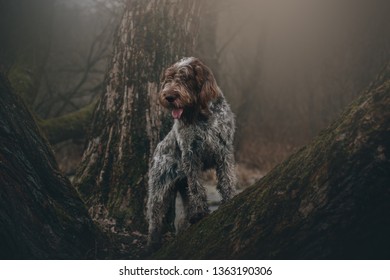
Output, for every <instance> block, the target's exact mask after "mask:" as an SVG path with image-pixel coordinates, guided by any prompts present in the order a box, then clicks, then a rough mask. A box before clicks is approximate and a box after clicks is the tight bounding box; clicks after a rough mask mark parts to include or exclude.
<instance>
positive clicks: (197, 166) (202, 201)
mask: <svg viewBox="0 0 390 280" xmlns="http://www.w3.org/2000/svg"><path fill="white" fill-rule="evenodd" d="M182 163H183V170H184V173H185V175H186V177H187V180H188V181H187V183H188V220H189V222H190V223H191V224H194V223H196V222H198V221H199V220H200V219H202V218H203V217H205V216H207V215H208V213H209V212H210V211H209V208H208V204H207V195H206V190H205V188H204V187H203V186H202V185H201V184H200V183H199V180H198V178H199V175H200V170H201V161H200V159H199V158H198V157H197V156H196V155H195V154H194V153H190V152H189V153H186V154H184V155H183V157H182Z"/></svg>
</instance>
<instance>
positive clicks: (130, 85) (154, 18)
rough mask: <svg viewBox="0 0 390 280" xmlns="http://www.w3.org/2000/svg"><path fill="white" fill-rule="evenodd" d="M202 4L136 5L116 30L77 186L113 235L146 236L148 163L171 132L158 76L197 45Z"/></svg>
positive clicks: (132, 4) (152, 2) (151, 1)
mask: <svg viewBox="0 0 390 280" xmlns="http://www.w3.org/2000/svg"><path fill="white" fill-rule="evenodd" d="M201 3H202V2H201V1H190V0H177V1H168V0H166V1H157V0H148V1H132V0H129V1H128V3H127V8H126V11H125V13H124V15H123V18H122V20H121V23H120V25H119V27H118V31H117V34H116V38H115V42H114V52H113V57H112V61H111V65H110V67H109V71H108V74H107V78H106V91H105V92H104V94H103V95H102V96H101V100H100V102H99V104H98V107H97V109H96V111H95V113H94V116H93V124H92V128H91V134H90V136H89V140H88V143H87V147H86V151H85V153H84V156H83V160H82V164H81V167H80V169H79V171H78V174H77V175H76V179H75V182H76V184H77V187H78V190H79V192H80V193H81V194H82V196H83V198H84V200H85V201H86V203H87V205H88V207H89V212H90V214H91V215H92V217H93V218H94V219H95V220H96V221H98V222H99V223H100V225H101V226H102V227H103V228H105V229H107V230H109V231H110V232H112V231H114V232H123V231H126V232H131V233H134V234H136V235H139V232H141V233H146V231H147V225H146V221H145V216H144V211H145V198H146V193H147V171H148V164H149V157H150V155H152V153H153V150H154V148H155V147H156V145H157V143H158V142H159V141H160V140H161V139H162V137H163V136H164V135H165V133H166V132H167V128H169V127H170V119H169V118H168V119H167V118H165V119H164V117H163V111H162V109H161V107H160V106H159V104H158V102H157V97H158V96H157V92H158V85H159V78H160V75H161V73H162V71H163V69H164V68H165V67H167V66H168V65H170V64H172V63H173V62H174V61H176V60H177V59H179V58H180V57H182V56H191V55H192V53H193V49H194V46H195V43H196V38H197V35H196V34H197V33H198V32H197V28H198V18H199V13H200V9H201Z"/></svg>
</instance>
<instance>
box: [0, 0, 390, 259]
mask: <svg viewBox="0 0 390 280" xmlns="http://www.w3.org/2000/svg"><path fill="white" fill-rule="evenodd" d="M136 2H137V1H125V0H83V1H76V0H74V1H70V0H56V1H52V0H34V1H26V0H12V1H11V0H0V72H1V73H3V75H4V76H5V77H6V79H7V80H8V81H9V84H10V88H11V89H12V91H13V93H14V94H16V95H18V96H20V97H21V98H22V100H23V102H24V103H25V104H26V106H27V107H28V109H29V111H30V112H31V113H32V115H33V117H34V119H35V121H36V122H37V124H38V126H39V129H40V131H41V132H42V133H43V134H44V135H45V137H46V138H47V140H48V142H50V145H51V148H52V149H53V151H54V155H55V159H56V161H57V163H58V165H59V168H60V170H61V172H62V174H64V175H66V177H68V178H70V180H71V181H72V180H73V179H74V178H75V177H76V179H77V180H78V181H77V182H73V183H74V184H75V185H78V189H77V190H78V192H79V193H80V195H81V197H82V198H83V199H84V200H85V201H86V205H87V208H88V209H89V210H90V213H89V215H91V216H92V218H93V219H94V220H96V219H98V217H101V215H103V216H104V217H105V218H104V219H106V218H107V217H109V216H110V215H113V214H112V213H114V212H115V211H117V210H118V209H121V207H122V206H118V207H117V206H115V207H116V208H115V207H114V208H113V209H115V210H112V211H114V212H110V215H108V214H107V215H106V214H104V213H103V214H102V213H101V212H99V211H101V209H100V210H99V209H98V208H94V207H95V206H96V201H98V200H99V199H96V197H88V195H86V193H88V192H90V193H91V192H94V191H93V190H91V187H90V185H88V184H89V182H87V181H88V180H89V179H88V178H87V179H85V176H84V173H86V172H87V171H88V172H90V170H89V169H88V168H89V166H90V165H89V164H88V163H87V164H86V163H85V162H86V161H88V159H86V158H88V156H89V155H88V153H87V152H85V151H86V150H87V149H92V148H91V147H92V146H93V145H92V144H91V139H92V136H90V135H94V137H96V135H97V133H98V132H97V127H98V128H99V127H102V125H101V124H99V125H96V123H99V121H100V122H103V121H104V120H105V121H104V123H107V124H108V123H109V121H107V118H106V117H105V115H99V113H97V112H98V111H99V110H100V109H102V108H103V107H104V102H101V100H105V99H104V98H107V97H106V96H104V93H105V92H106V90H107V85H108V84H109V85H111V84H110V73H112V69H113V64H115V63H114V62H113V61H114V60H112V59H113V57H115V55H117V54H118V53H119V50H118V49H119V48H118V47H117V46H119V45H120V38H123V37H120V36H121V34H122V35H123V32H124V31H123V28H124V27H123V24H124V20H123V18H124V17H123V14H124V12H125V11H131V9H132V8H131V7H132V6H131V5H133V4H132V3H136ZM150 2H151V3H154V4H152V5H155V3H156V2H155V1H150ZM179 2H180V1H179ZM181 2H183V3H184V2H185V1H181ZM169 3H170V1H162V2H161V3H159V4H157V6H158V5H161V7H162V6H163V5H166V6H167V7H169V5H170V4H169ZM183 5H184V4H183ZM140 6H141V5H140ZM200 6H201V7H200ZM200 6H199V7H200V8H199V7H195V8H194V10H191V11H192V12H193V13H195V11H196V9H197V8H199V11H200V12H199V15H200V17H199V19H198V20H199V22H198V25H197V26H196V27H195V28H194V29H193V30H195V31H194V32H196V34H191V36H192V37H196V40H197V41H196V42H193V46H190V47H183V48H182V49H177V50H178V51H177V53H174V52H175V51H176V49H174V48H173V47H172V49H170V50H168V49H164V48H162V49H159V51H160V52H162V53H164V52H167V53H170V52H171V51H172V54H171V53H170V54H169V56H168V55H167V56H163V57H164V59H163V60H162V61H160V62H159V63H161V64H162V66H163V67H167V66H169V65H170V64H172V63H173V62H175V60H176V59H178V58H180V57H182V56H183V55H187V56H195V57H199V58H200V59H201V60H203V61H204V62H205V63H206V64H207V65H208V66H209V67H210V68H211V69H212V70H213V72H214V74H215V76H216V79H217V82H218V84H219V86H220V87H221V89H222V91H223V92H224V94H225V96H226V98H227V100H228V101H229V103H230V104H231V107H232V110H233V112H234V113H235V115H236V119H237V131H236V136H235V140H236V142H235V148H236V149H235V156H236V161H237V174H238V178H239V182H238V184H239V185H238V188H239V189H240V191H242V190H244V189H246V188H247V187H249V186H250V185H252V184H253V183H254V182H256V181H258V180H259V179H260V178H262V177H263V176H265V175H266V174H267V173H268V172H270V171H271V170H272V169H273V168H274V167H275V166H276V165H278V164H279V163H281V162H282V161H284V160H285V159H287V158H288V157H289V156H290V155H292V154H294V153H295V152H297V151H298V150H299V149H301V148H302V147H304V146H305V145H307V144H308V143H310V142H311V141H312V140H313V139H314V138H315V137H316V136H317V135H318V134H319V133H320V131H322V130H324V129H325V128H327V127H328V126H329V124H331V123H332V122H333V121H334V120H336V119H337V118H339V117H340V114H341V112H342V111H343V110H345V108H346V107H347V106H348V105H349V104H350V103H351V102H352V101H354V100H356V99H357V98H358V97H359V96H360V95H361V94H362V93H363V92H364V91H365V90H367V88H369V86H370V84H372V82H373V81H375V79H376V78H377V76H378V74H379V73H381V71H383V69H384V67H386V64H387V63H388V61H389V59H390V36H389V34H390V19H389V11H390V5H389V1H387V0H374V1H363V0H356V1H352V0H351V1H349V0H342V1H340V0H330V1H312V0H289V1H282V0H280V1H279V0H278V1H267V0H213V1H204V2H202V4H201V5H200ZM134 7H138V6H137V4H134ZM191 7H192V6H191ZM138 8H139V7H138ZM145 9H147V8H145ZM156 9H157V8H156ZM167 9H169V8H167ZM139 11H141V10H139ZM183 13H184V12H183ZM135 14H136V13H135ZM134 18H135V20H134V19H133V20H134V21H133V22H132V24H134V25H131V26H133V28H134V29H136V28H137V23H138V24H139V25H142V24H145V25H146V23H145V22H148V20H149V22H150V19H148V18H147V17H146V18H143V17H139V22H136V20H137V17H136V16H134ZM183 18H185V17H184V16H183ZM144 21H145V22H144ZM157 22H159V21H157ZM164 22H165V21H164V20H161V21H160V22H159V23H160V24H161V25H163V24H165V23H164ZM177 24H183V22H182V23H180V21H179V20H178V22H177ZM186 24H187V23H186ZM193 24H194V23H193ZM183 25H184V24H183ZM148 28H150V27H148ZM155 28H157V27H155ZM165 31H166V34H165V33H164V30H163V31H162V33H161V34H160V33H159V34H160V35H161V36H162V38H164V37H167V38H170V34H169V32H175V31H171V30H169V29H166V30H165ZM187 31H188V30H187ZM121 32H122V33H121ZM129 34H130V33H129ZM135 34H137V33H135ZM178 34H181V33H178ZM180 36H187V35H185V34H184V35H183V34H181V35H180ZM180 36H179V35H178V36H177V37H175V38H177V40H179V41H180V39H183V38H184V39H183V40H184V41H185V40H188V39H186V37H180ZM191 36H190V37H191ZM118 38H119V39H118ZM162 40H163V39H162ZM179 41H178V42H179ZM153 42H155V41H153V40H152V41H151V43H150V44H149V45H148V44H146V46H147V47H150V48H151V49H154V48H160V46H158V45H153ZM172 44H173V45H175V44H176V43H175V42H174V43H172ZM180 44H182V43H177V44H176V45H180ZM166 46H169V44H168V45H166ZM188 50H190V52H188ZM147 59H148V58H146V60H147ZM133 61H134V63H133V64H132V63H129V64H128V65H129V66H128V67H129V68H130V70H129V71H132V70H131V69H133V68H131V67H134V69H135V68H140V69H141V68H142V69H143V71H145V72H146V73H147V72H153V75H154V76H156V77H159V75H160V74H161V72H158V71H156V68H155V67H154V66H153V67H150V69H148V64H147V63H145V64H142V59H140V60H139V61H141V62H140V63H138V64H137V63H136V62H137V61H138V60H137V59H134V60H133ZM149 65H151V64H149ZM160 70H161V69H159V71H160ZM145 75H146V74H145ZM154 76H153V77H154ZM7 83H8V82H7ZM107 102H108V101H107ZM107 104H108V103H107ZM96 108H97V109H96ZM152 108H153V107H152ZM102 110H108V111H109V108H103V109H102ZM387 110H388V107H387ZM94 112H95V113H94ZM159 116H160V117H161V115H159ZM134 122H137V120H134ZM140 122H142V120H140ZM92 123H94V125H93V126H92ZM103 126H104V124H103ZM133 127H135V126H134V125H133ZM141 130H142V128H141ZM385 130H386V131H387V133H388V128H386V129H385ZM386 135H387V136H388V134H386ZM100 138H101V139H104V137H103V136H101V137H100ZM100 138H99V139H100ZM109 139H111V132H110V138H109ZM133 139H134V138H133ZM156 139H157V138H156ZM156 139H154V140H153V141H154V142H158V141H157V140H156ZM386 139H387V138H386ZM153 141H151V142H152V143H154V142H153ZM88 143H89V144H88ZM91 145H92V146H91ZM104 147H105V146H104ZM103 150H104V149H103ZM107 151H109V150H108V149H107ZM83 153H84V159H83V160H84V162H83V163H82V156H83ZM125 153H126V152H125ZM0 159H1V158H0ZM111 160H112V159H111ZM103 161H104V160H103ZM133 164H134V165H133V166H127V167H128V169H129V170H132V169H137V168H136V167H135V165H136V163H134V162H133ZM145 164H146V165H147V159H145V160H144V162H143V163H140V165H145ZM85 165H87V167H85ZM103 165H104V164H103ZM103 168H105V167H103ZM85 170H87V171H85ZM115 172H119V171H115V170H114V171H113V173H112V174H119V173H115ZM129 172H130V173H131V174H133V175H132V176H133V178H136V177H135V176H136V175H134V174H135V173H134V172H135V171H129ZM89 174H90V173H89ZM118 176H119V175H118ZM129 176H130V175H129ZM113 177H114V176H113ZM119 177H120V176H119ZM103 179H104V178H103ZM108 180H111V179H108ZM118 180H119V179H118ZM203 180H204V181H205V182H206V184H213V180H215V175H214V174H213V173H207V174H204V178H203ZM141 181H142V180H141ZM85 182H87V183H85ZM110 182H111V184H112V181H110ZM136 184H142V183H139V182H138V181H137V183H136ZM103 185H104V182H103V183H102V186H103ZM102 188H103V187H102ZM103 192H104V190H103ZM118 193H119V194H120V193H121V191H117V193H116V195H118ZM137 195H138V196H137V197H143V196H144V195H145V193H144V192H140V193H137ZM211 195H212V196H213V195H215V194H214V193H211ZM103 196H104V195H103ZM130 196H131V195H130V194H129V197H130ZM132 199H134V198H133V197H131V199H129V200H132ZM216 200H218V199H216ZM107 201H112V197H111V196H107ZM94 203H95V204H94ZM121 203H122V202H121ZM215 203H216V204H218V202H217V201H216V202H215ZM92 204H94V205H92ZM103 204H104V203H103ZM108 204H110V202H108ZM135 208H137V207H135ZM91 209H92V210H91ZM122 210H123V209H122ZM122 210H121V211H122ZM91 211H92V212H91ZM110 211H111V210H110ZM118 211H119V210H118ZM134 211H136V210H134ZM248 211H249V210H248ZM97 212H99V213H97ZM118 213H119V212H118ZM99 215H100V216H99ZM128 215H130V214H128V213H127V212H120V215H119V214H118V215H117V217H116V220H115V222H114V223H115V226H118V227H120V226H123V227H126V226H128V227H129V228H131V231H132V234H133V237H132V239H130V240H131V241H132V242H135V243H136V241H134V240H135V239H134V235H136V236H139V239H142V237H140V236H142V235H143V234H144V229H145V222H144V221H139V222H135V221H133V222H132V225H135V224H137V226H139V228H140V230H139V232H138V231H137V230H135V228H132V226H129V225H128V224H127V225H126V221H124V220H126V219H127V217H128ZM107 219H108V218H107ZM107 219H106V220H105V222H104V223H102V221H100V222H99V223H98V224H100V225H102V224H103V226H107V224H109V223H110V221H111V220H110V221H108V220H107ZM123 224H125V225H123ZM92 227H93V226H91V228H92ZM91 231H94V230H92V229H91ZM168 231H169V230H168ZM123 232H124V231H123ZM123 232H122V233H123ZM93 235H94V236H95V237H94V238H96V240H100V241H99V242H101V243H104V244H109V243H110V241H107V240H106V239H105V237H101V236H98V237H96V235H99V234H96V233H93ZM110 238H112V237H110ZM110 238H109V239H110ZM121 238H123V240H124V241H123V240H122V239H121V240H119V241H114V242H113V244H111V243H110V245H109V246H112V249H111V250H109V252H107V251H104V250H105V249H101V248H99V249H97V251H99V250H101V251H104V252H103V253H102V252H97V253H96V252H95V253H94V254H95V255H94V254H92V253H88V255H87V256H86V255H83V257H88V258H89V257H103V258H107V257H108V258H110V257H112V258H126V257H128V256H129V254H130V253H129V250H134V248H133V247H131V246H130V247H131V248H130V249H129V248H128V247H126V246H125V245H123V243H126V242H128V240H129V239H128V238H127V236H126V234H123V235H122V236H121ZM170 238H171V239H172V238H173V237H167V239H168V240H170ZM94 240H95V239H94ZM111 241H112V240H111ZM115 242H117V243H118V244H116V243H115ZM142 242H143V241H140V243H142ZM142 244H143V243H142ZM179 244H180V243H179ZM136 245H137V246H138V247H137V248H138V249H137V250H138V251H137V253H136V254H135V253H133V254H132V257H133V258H136V257H139V256H142V252H141V251H142V245H139V244H136ZM99 246H101V247H104V246H106V245H99ZM123 246H124V247H123ZM117 247H121V253H120V254H118V253H113V251H115V250H117V249H118V248H117ZM178 248H180V246H179V245H178ZM10 250H12V248H11V247H10ZM118 250H119V249H118ZM32 251H33V250H32ZM38 251H39V250H38ZM167 252H168V253H166V254H167V255H164V254H161V255H160V256H161V257H168V258H169V257H176V258H180V255H174V254H171V255H170V254H169V250H168V251H167ZM80 254H81V253H80ZM227 254H228V253H227ZM54 255H55V254H54ZM16 256H17V255H16ZM26 256H31V255H29V254H27V253H26ZM35 256H36V257H38V258H39V257H42V258H50V256H51V254H50V253H48V254H46V255H45V254H43V255H40V254H36V255H35ZM181 256H185V253H183V255H181ZM191 256H192V257H193V256H194V255H191V254H189V255H187V257H189V258H191ZM270 256H271V257H272V255H268V256H265V257H268V258H269V257H270ZM282 256H283V255H282ZM284 256H290V255H284ZM291 256H292V257H294V255H291ZM305 256H306V257H307V256H308V255H305ZM5 257H7V256H5ZM57 257H58V256H57ZM61 257H66V258H68V257H72V254H71V253H69V254H68V255H60V258H61ZM199 257H200V258H202V257H206V258H207V257H211V258H212V257H213V256H209V255H207V254H206V255H200V256H199ZM218 257H219V258H223V256H222V255H219V256H218ZM237 257H244V258H245V257H248V255H237ZM249 257H256V254H254V255H250V256H249Z"/></svg>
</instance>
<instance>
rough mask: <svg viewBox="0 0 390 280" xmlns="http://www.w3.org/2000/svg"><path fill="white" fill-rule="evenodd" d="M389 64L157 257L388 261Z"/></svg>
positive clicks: (163, 249)
mask: <svg viewBox="0 0 390 280" xmlns="http://www.w3.org/2000/svg"><path fill="white" fill-rule="evenodd" d="M389 171H390V64H388V65H387V68H386V70H385V71H384V72H383V73H382V74H381V75H380V76H379V78H378V80H377V81H376V82H375V83H373V84H372V86H370V88H369V89H368V90H367V91H366V92H365V93H364V94H362V95H361V97H360V98H359V99H358V100H356V102H354V103H353V104H352V105H351V106H350V107H349V109H347V110H346V111H345V113H344V114H343V115H342V116H341V117H340V118H339V119H338V120H337V121H335V122H334V123H333V124H331V125H330V126H329V127H328V128H327V129H326V130H325V131H323V132H322V133H321V134H320V135H319V136H318V137H317V138H316V139H315V140H314V141H313V142H312V143H311V144H309V145H307V146H306V147H304V148H302V149H301V150H299V151H298V152H297V153H295V154H293V155H292V156H291V157H290V158H288V159H287V160H286V161H285V162H283V163H282V164H280V165H279V166H277V167H276V168H275V169H273V170H272V171H271V172H269V174H268V175H267V176H265V177H264V178H263V179H261V180H260V181H259V182H257V183H256V184H254V185H253V186H252V187H250V188H249V189H247V190H246V191H244V192H243V193H241V194H239V195H238V196H237V197H235V198H234V199H233V200H232V201H231V202H230V203H228V204H226V205H225V206H223V207H222V208H220V209H218V210H217V211H216V212H214V213H213V214H211V215H210V216H209V217H207V218H205V219H204V220H202V221H201V222H200V223H198V224H197V225H195V226H193V227H191V228H190V229H189V230H188V231H187V232H185V233H184V234H182V235H181V236H179V237H178V238H177V240H176V241H174V242H173V243H171V244H168V245H167V246H166V247H165V248H162V249H161V250H160V251H159V252H158V253H157V254H156V255H155V258H170V259H172V258H173V259H182V258H183V259H227V258H231V259H389V258H390V240H389V236H390V219H389V216H390V203H389V201H390V172H389Z"/></svg>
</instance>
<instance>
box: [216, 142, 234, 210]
mask: <svg viewBox="0 0 390 280" xmlns="http://www.w3.org/2000/svg"><path fill="white" fill-rule="evenodd" d="M216 162H217V167H216V173H217V179H218V183H217V189H218V191H219V193H220V194H221V197H222V203H224V202H226V201H228V200H229V199H231V198H232V197H233V196H234V195H235V194H236V173H235V168H234V155H233V147H227V148H225V149H224V150H223V151H221V152H220V154H219V156H218V158H217V160H216Z"/></svg>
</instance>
